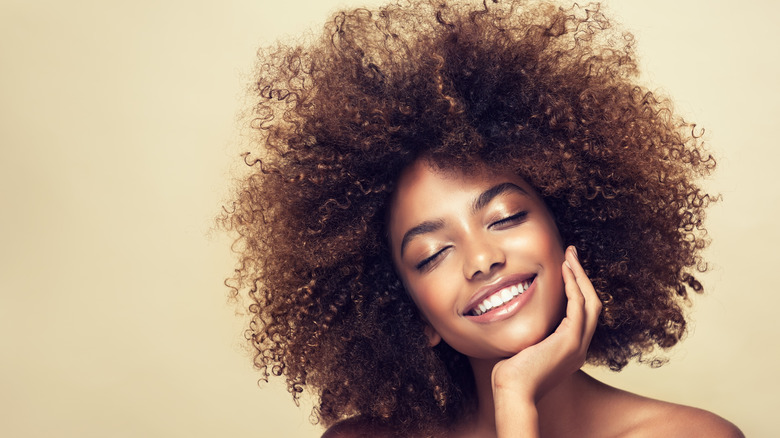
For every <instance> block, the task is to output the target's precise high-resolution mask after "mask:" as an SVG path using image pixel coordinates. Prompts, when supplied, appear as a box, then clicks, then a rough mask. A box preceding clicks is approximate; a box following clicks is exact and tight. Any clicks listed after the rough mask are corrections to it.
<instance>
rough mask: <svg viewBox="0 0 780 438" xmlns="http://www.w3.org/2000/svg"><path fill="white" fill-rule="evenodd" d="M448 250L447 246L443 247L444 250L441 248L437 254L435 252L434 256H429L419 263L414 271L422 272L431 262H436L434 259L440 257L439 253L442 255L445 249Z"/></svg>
mask: <svg viewBox="0 0 780 438" xmlns="http://www.w3.org/2000/svg"><path fill="white" fill-rule="evenodd" d="M449 248H450V247H449V246H445V247H444V248H442V249H441V250H440V251H439V252H437V253H436V254H434V255H432V256H430V257H428V258H426V259H425V260H423V261H421V262H420V263H418V264H417V265H416V266H415V269H417V270H418V271H424V270H425V268H426V267H427V266H428V265H430V264H431V262H432V261H434V260H436V258H437V257H439V256H440V255H441V253H443V252H444V251H446V250H447V249H449Z"/></svg>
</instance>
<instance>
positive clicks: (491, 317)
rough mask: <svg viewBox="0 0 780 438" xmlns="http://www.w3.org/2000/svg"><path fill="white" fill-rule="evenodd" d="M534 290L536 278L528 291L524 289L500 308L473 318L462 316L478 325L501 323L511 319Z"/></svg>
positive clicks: (471, 316)
mask: <svg viewBox="0 0 780 438" xmlns="http://www.w3.org/2000/svg"><path fill="white" fill-rule="evenodd" d="M537 278H538V277H537ZM535 290H536V278H534V281H533V282H532V283H531V285H530V286H528V289H526V290H525V292H523V293H521V294H520V295H518V296H516V297H514V298H512V299H511V300H509V302H507V303H506V304H502V305H501V306H499V307H497V308H495V309H490V311H488V312H486V313H483V314H482V315H479V316H474V315H464V316H465V317H466V318H467V319H468V320H469V321H473V322H476V323H479V324H487V323H489V322H496V321H502V320H505V319H507V318H511V317H512V316H514V315H515V314H516V313H517V312H518V311H520V309H521V308H522V307H523V306H524V305H525V303H526V302H528V300H530V299H531V295H532V294H533V292H534V291H535Z"/></svg>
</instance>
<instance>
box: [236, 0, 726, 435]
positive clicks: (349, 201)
mask: <svg viewBox="0 0 780 438" xmlns="http://www.w3.org/2000/svg"><path fill="white" fill-rule="evenodd" d="M636 77H637V66H636V62H635V55H634V52H633V40H632V38H631V36H630V35H628V34H621V33H618V32H616V31H614V30H613V29H612V28H611V25H610V23H609V22H608V20H607V19H606V18H605V17H604V16H603V15H602V14H601V13H600V12H599V8H598V6H588V7H584V8H579V7H575V8H571V9H563V8H560V7H557V6H555V5H551V4H547V3H541V4H540V3H533V4H527V2H525V1H521V0H510V1H506V2H503V1H502V2H500V3H499V2H496V3H489V2H485V3H483V4H479V5H474V4H452V5H447V4H445V2H444V1H435V0H431V1H426V0H419V1H408V2H403V3H394V4H391V5H388V6H385V7H383V8H381V9H378V10H374V11H370V10H367V9H356V10H354V11H349V12H339V13H337V14H336V15H335V16H334V17H333V19H332V20H331V21H330V22H329V23H328V24H327V25H326V27H325V32H324V34H323V36H322V37H321V38H320V39H319V40H316V41H313V42H309V43H306V44H303V45H289V46H288V45H277V46H276V47H273V48H270V49H266V50H264V51H261V53H260V62H259V64H258V67H257V76H256V83H255V84H254V87H253V90H254V92H255V93H256V96H257V105H256V107H255V108H254V111H253V116H252V122H251V126H252V127H253V128H255V132H256V134H257V135H256V140H257V148H256V150H254V151H253V152H252V153H251V154H250V153H247V155H246V157H245V159H246V161H247V163H248V164H249V165H250V166H252V167H251V169H252V171H251V173H250V174H249V176H248V177H246V178H245V179H243V180H242V181H241V182H240V184H239V186H238V188H237V192H236V196H235V199H234V202H233V204H232V206H231V208H229V209H227V210H228V211H227V212H226V213H225V215H224V216H223V217H222V221H223V224H224V225H225V226H226V227H227V228H228V229H230V230H232V231H234V232H236V233H237V235H238V237H237V240H236V243H235V250H236V252H237V253H238V254H239V256H240V263H239V267H238V269H237V270H236V271H235V275H234V276H233V277H232V279H230V280H229V284H230V285H231V286H232V287H233V288H234V292H235V293H236V294H238V293H240V292H241V291H247V292H248V295H249V296H250V297H251V299H252V300H253V301H254V302H253V304H252V305H251V306H250V311H251V313H252V315H253V317H252V320H251V323H250V328H249V330H248V332H247V336H248V339H249V340H250V341H251V342H252V345H253V346H254V347H255V348H256V350H257V354H256V357H255V365H256V366H257V367H259V368H260V369H262V370H264V372H265V375H266V376H268V374H269V368H270V373H272V374H274V375H284V376H286V379H287V384H288V387H289V390H290V391H291V392H292V394H293V396H294V397H296V396H297V395H298V394H299V393H300V392H301V391H302V390H303V388H304V387H305V386H310V387H312V388H314V390H315V395H316V397H317V406H316V407H315V414H316V416H317V417H318V418H319V419H321V420H322V421H323V422H324V423H325V424H331V423H333V422H335V421H337V420H339V419H343V418H347V417H350V416H356V415H360V416H362V417H363V418H366V419H369V420H372V421H382V422H384V423H385V424H391V425H392V426H393V427H394V428H395V429H397V430H406V429H421V428H422V427H423V426H425V425H426V424H427V425H436V427H439V426H441V425H446V424H452V422H453V421H454V419H456V418H459V416H461V415H463V414H464V412H465V411H467V410H469V409H470V408H471V407H472V404H473V401H474V398H475V397H474V394H473V382H472V375H471V371H470V368H469V365H468V362H467V360H466V359H465V357H464V356H462V355H461V354H460V353H458V352H456V351H454V350H452V349H451V348H450V347H448V346H447V345H446V344H444V343H442V344H440V345H439V346H437V347H435V348H431V347H429V346H428V345H427V339H426V337H425V335H424V333H423V324H422V321H421V319H420V317H419V314H418V312H417V310H416V308H415V306H414V304H413V303H412V301H411V300H410V298H409V296H408V295H407V294H406V293H405V291H404V290H403V287H402V285H401V283H400V281H399V278H398V277H397V275H396V273H395V271H394V268H393V265H392V262H391V257H390V251H389V249H388V245H387V242H386V238H385V237H386V230H385V217H386V213H387V212H386V209H387V204H388V200H389V198H390V195H391V194H392V192H393V189H394V184H395V181H396V179H397V178H398V175H399V174H400V172H401V170H402V169H404V168H405V167H406V166H408V165H409V164H410V163H412V162H413V161H414V160H415V159H417V158H419V157H421V156H426V157H432V159H433V160H434V161H435V162H436V163H438V165H440V166H442V167H463V168H468V167H469V166H470V165H471V163H475V162H482V163H485V164H487V165H488V166H502V167H505V166H511V168H512V169H514V171H516V172H517V174H518V175H520V176H522V177H523V178H524V179H525V180H526V181H528V182H529V183H530V184H531V185H532V186H534V187H535V188H536V189H537V191H538V192H539V193H540V195H541V196H542V198H543V200H544V201H545V202H546V203H547V205H548V206H549V208H550V209H551V211H552V212H553V215H554V217H555V219H556V221H557V223H558V226H559V229H560V232H561V235H562V238H563V241H564V243H566V244H571V245H575V246H576V247H577V248H578V250H579V254H580V258H581V260H582V263H583V266H584V267H585V269H586V270H587V272H588V274H589V276H590V278H591V280H592V282H593V284H594V286H595V287H596V289H597V291H598V293H599V296H600V297H601V300H602V302H603V305H604V308H603V312H602V315H601V316H600V319H599V323H598V328H597V329H596V333H595V335H594V337H593V341H592V343H591V345H590V350H589V353H588V361H589V362H590V363H593V364H603V365H607V366H609V367H610V368H612V369H614V370H619V369H621V368H622V367H623V366H625V365H626V363H627V362H628V361H629V360H631V359H633V358H638V359H640V360H642V359H645V360H647V358H648V357H650V359H651V360H652V359H653V358H652V357H651V356H648V353H650V352H651V351H652V350H653V349H654V348H655V347H656V346H658V347H661V348H668V347H671V346H673V345H675V344H676V343H677V342H678V340H679V339H680V337H681V336H682V334H683V333H684V331H685V318H684V315H683V312H682V309H681V305H682V303H684V302H685V300H686V298H687V296H688V291H689V290H691V289H692V290H694V291H697V292H698V291H700V290H701V285H700V284H699V282H698V281H697V280H696V279H695V278H694V275H693V273H695V271H697V270H698V271H704V270H706V265H705V264H704V263H703V261H702V259H701V257H700V250H701V249H702V248H704V246H706V240H705V238H704V237H705V230H704V228H703V226H702V220H703V218H704V209H705V207H706V206H707V205H708V203H709V202H710V201H711V198H710V196H709V195H708V194H706V193H705V192H703V191H702V190H701V189H700V188H699V187H698V185H697V184H696V183H695V179H696V178H697V177H700V176H702V175H706V174H708V173H709V172H710V171H711V170H712V169H713V168H714V167H715V162H714V160H713V159H712V157H711V156H710V155H709V154H707V153H706V152H705V151H704V149H703V146H702V144H701V141H700V140H699V139H698V138H697V136H696V135H693V125H691V124H689V123H686V122H685V121H683V120H682V119H681V118H680V117H678V116H675V115H674V113H673V111H672V106H671V103H670V102H669V101H668V100H666V99H659V98H657V97H656V96H655V95H654V94H653V93H651V92H649V91H648V90H646V89H645V88H643V87H641V86H639V85H637V84H636Z"/></svg>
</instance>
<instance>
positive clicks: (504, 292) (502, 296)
mask: <svg viewBox="0 0 780 438" xmlns="http://www.w3.org/2000/svg"><path fill="white" fill-rule="evenodd" d="M532 282H533V278H531V279H529V280H526V281H524V282H522V283H519V284H515V285H512V286H511V287H505V288H503V289H501V290H500V291H498V293H494V294H493V295H491V296H489V297H487V298H485V300H484V301H482V302H481V303H479V304H478V305H477V307H476V308H474V309H473V310H472V311H471V312H470V313H471V314H472V315H475V316H479V315H482V314H483V313H485V312H487V311H488V310H490V309H492V308H494V307H498V306H501V305H503V304H506V303H507V302H509V301H511V300H512V298H514V297H516V296H518V295H520V294H521V293H523V292H525V291H526V290H528V288H529V287H530V286H531V283H532Z"/></svg>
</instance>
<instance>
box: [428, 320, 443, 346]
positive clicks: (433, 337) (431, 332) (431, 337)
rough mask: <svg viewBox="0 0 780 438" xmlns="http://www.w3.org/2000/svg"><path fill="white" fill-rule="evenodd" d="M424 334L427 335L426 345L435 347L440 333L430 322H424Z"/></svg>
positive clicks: (439, 338)
mask: <svg viewBox="0 0 780 438" xmlns="http://www.w3.org/2000/svg"><path fill="white" fill-rule="evenodd" d="M425 336H427V337H428V345H430V346H431V347H435V346H437V345H439V342H441V335H440V334H439V332H437V331H436V329H434V328H433V327H432V326H431V325H430V324H425Z"/></svg>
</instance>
